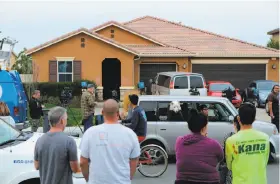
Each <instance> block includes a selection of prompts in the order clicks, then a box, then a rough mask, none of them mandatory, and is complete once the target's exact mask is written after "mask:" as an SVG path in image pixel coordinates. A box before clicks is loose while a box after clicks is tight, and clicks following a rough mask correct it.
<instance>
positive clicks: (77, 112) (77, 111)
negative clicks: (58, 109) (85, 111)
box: [44, 104, 82, 126]
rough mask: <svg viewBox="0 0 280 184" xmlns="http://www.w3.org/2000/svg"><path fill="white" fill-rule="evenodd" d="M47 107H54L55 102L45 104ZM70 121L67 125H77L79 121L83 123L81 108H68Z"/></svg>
mask: <svg viewBox="0 0 280 184" xmlns="http://www.w3.org/2000/svg"><path fill="white" fill-rule="evenodd" d="M44 105H45V106H46V108H47V109H49V108H52V107H54V106H55V105H54V104H44ZM67 114H68V121H67V122H68V123H67V126H77V123H79V124H80V125H81V124H82V112H81V108H73V107H71V108H69V107H68V108H67Z"/></svg>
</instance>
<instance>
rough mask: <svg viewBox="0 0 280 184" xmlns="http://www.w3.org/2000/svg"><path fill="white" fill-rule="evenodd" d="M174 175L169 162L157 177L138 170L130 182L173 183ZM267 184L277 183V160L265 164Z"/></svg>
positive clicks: (173, 168)
mask: <svg viewBox="0 0 280 184" xmlns="http://www.w3.org/2000/svg"><path fill="white" fill-rule="evenodd" d="M175 177H176V165H175V163H174V162H173V163H170V164H169V165H168V169H167V171H166V172H165V173H164V174H163V175H162V176H160V177H159V178H146V177H144V176H142V175H141V174H140V173H139V172H136V173H135V176H134V178H133V180H132V184H143V183H146V184H173V183H174V181H175ZM267 177H268V182H267V184H279V162H276V163H273V164H269V165H268V166H267Z"/></svg>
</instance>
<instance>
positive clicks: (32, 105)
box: [29, 97, 43, 119]
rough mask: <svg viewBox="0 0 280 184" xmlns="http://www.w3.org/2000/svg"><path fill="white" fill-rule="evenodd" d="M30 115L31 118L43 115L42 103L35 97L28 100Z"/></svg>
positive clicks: (38, 117)
mask: <svg viewBox="0 0 280 184" xmlns="http://www.w3.org/2000/svg"><path fill="white" fill-rule="evenodd" d="M29 111H30V117H31V118H32V119H40V117H41V116H43V110H42V104H41V102H40V101H39V100H37V99H36V98H33V97H32V98H31V99H30V101H29Z"/></svg>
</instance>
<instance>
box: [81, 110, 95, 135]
mask: <svg viewBox="0 0 280 184" xmlns="http://www.w3.org/2000/svg"><path fill="white" fill-rule="evenodd" d="M93 116H94V114H92V115H90V116H89V117H87V119H83V125H84V133H85V132H86V130H87V129H89V128H90V127H92V126H93V124H92V121H93Z"/></svg>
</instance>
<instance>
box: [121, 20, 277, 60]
mask: <svg viewBox="0 0 280 184" xmlns="http://www.w3.org/2000/svg"><path fill="white" fill-rule="evenodd" d="M124 25H125V26H126V27H129V28H131V29H134V30H137V31H139V32H141V33H143V34H145V35H148V36H150V37H152V38H155V39H157V40H160V41H161V42H163V43H165V44H168V45H171V46H173V47H177V48H180V49H184V50H188V51H190V52H194V53H197V54H198V55H197V56H198V57H279V50H276V49H272V48H267V47H264V46H260V45H257V44H252V43H248V42H245V41H242V40H238V39H234V38H230V37H226V36H222V35H219V34H215V33H212V32H209V31H204V30H200V29H196V28H193V27H189V26H185V25H182V24H180V23H176V22H171V21H168V20H165V19H161V18H157V17H151V16H144V17H140V18H137V19H134V20H131V21H129V22H125V23H124Z"/></svg>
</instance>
